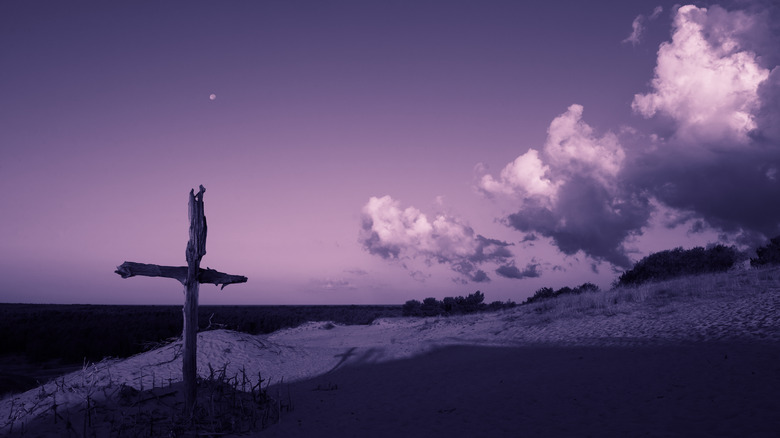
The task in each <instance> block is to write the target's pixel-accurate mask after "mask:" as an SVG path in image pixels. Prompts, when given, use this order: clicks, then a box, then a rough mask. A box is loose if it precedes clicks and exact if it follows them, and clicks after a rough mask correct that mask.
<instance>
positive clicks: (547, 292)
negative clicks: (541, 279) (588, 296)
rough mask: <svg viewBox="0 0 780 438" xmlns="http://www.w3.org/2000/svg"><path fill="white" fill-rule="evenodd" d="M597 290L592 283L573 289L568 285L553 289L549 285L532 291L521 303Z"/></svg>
mask: <svg viewBox="0 0 780 438" xmlns="http://www.w3.org/2000/svg"><path fill="white" fill-rule="evenodd" d="M598 290H599V287H598V286H596V285H595V284H593V283H583V284H581V285H579V286H577V287H575V288H573V289H572V288H570V287H568V286H564V287H562V288H560V289H558V290H554V289H553V288H551V287H543V288H541V289H539V290H537V291H536V292H534V294H533V295H532V296H531V297H529V298H528V299H527V300H525V302H523V304H529V303H533V302H536V301H542V300H547V299H550V298H555V297H559V296H561V295H577V294H581V293H584V292H598Z"/></svg>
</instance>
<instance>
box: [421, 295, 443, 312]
mask: <svg viewBox="0 0 780 438" xmlns="http://www.w3.org/2000/svg"><path fill="white" fill-rule="evenodd" d="M420 310H422V314H423V316H438V315H441V314H442V313H444V306H443V305H442V303H441V301H438V300H437V299H436V298H433V297H429V298H426V299H424V300H423V302H422V306H420Z"/></svg>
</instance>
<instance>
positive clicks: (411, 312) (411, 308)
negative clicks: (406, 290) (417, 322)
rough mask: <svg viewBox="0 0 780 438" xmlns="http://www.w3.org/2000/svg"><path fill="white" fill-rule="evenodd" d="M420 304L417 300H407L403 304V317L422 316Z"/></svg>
mask: <svg viewBox="0 0 780 438" xmlns="http://www.w3.org/2000/svg"><path fill="white" fill-rule="evenodd" d="M421 306H422V303H421V302H419V301H417V300H409V301H407V302H406V303H404V306H403V308H402V312H403V315H404V316H422V314H423V313H422V309H421V308H420V307H421Z"/></svg>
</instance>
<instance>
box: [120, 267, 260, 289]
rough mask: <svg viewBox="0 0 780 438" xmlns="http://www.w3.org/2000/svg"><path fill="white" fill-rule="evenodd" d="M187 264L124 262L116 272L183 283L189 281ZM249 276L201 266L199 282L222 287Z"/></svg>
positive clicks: (127, 276) (128, 275)
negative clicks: (161, 264)
mask: <svg viewBox="0 0 780 438" xmlns="http://www.w3.org/2000/svg"><path fill="white" fill-rule="evenodd" d="M187 269H188V267H187V266H160V265H151V264H147V263H136V262H124V263H122V264H121V265H119V266H117V267H116V271H114V272H116V273H117V274H119V275H120V276H122V278H130V277H135V276H141V277H165V278H173V279H174V280H177V281H178V282H179V283H181V284H182V285H186V282H187ZM246 281H247V278H246V277H244V276H243V275H231V274H225V273H223V272H219V271H216V270H214V269H209V268H206V269H203V268H200V271H199V274H198V283H201V284H204V283H205V284H215V285H217V286H219V285H222V287H221V289H224V288H225V286H227V285H229V284H236V283H246Z"/></svg>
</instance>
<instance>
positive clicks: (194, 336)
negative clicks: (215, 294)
mask: <svg viewBox="0 0 780 438" xmlns="http://www.w3.org/2000/svg"><path fill="white" fill-rule="evenodd" d="M205 192H206V189H205V188H204V187H203V186H200V190H199V191H198V194H197V195H196V194H195V190H190V202H189V217H190V240H189V242H188V243H187V251H186V257H187V266H186V267H184V266H181V267H174V266H159V265H149V264H145V263H134V262H124V263H122V265H120V266H118V267H117V269H116V271H115V272H116V273H117V274H119V275H121V276H122V278H128V277H133V276H136V275H142V276H147V277H167V278H174V279H176V280H179V281H180V282H181V283H182V284H183V285H184V289H185V296H184V309H182V311H183V313H184V330H183V331H182V337H183V342H184V352H183V354H184V356H183V358H182V368H181V370H182V378H183V380H184V399H185V402H184V408H185V412H186V413H187V414H188V415H192V414H193V413H194V411H195V404H196V400H197V395H198V394H197V391H198V387H197V375H198V361H197V351H198V288H199V286H200V283H211V284H216V285H220V284H221V285H222V289H224V288H225V286H227V285H228V284H233V283H246V280H247V278H246V277H244V276H241V275H230V274H224V273H222V272H218V271H215V270H213V269H205V270H204V269H201V268H200V260H201V259H202V258H203V256H204V255H206V231H207V226H206V215H205V214H204V211H203V193H205Z"/></svg>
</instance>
